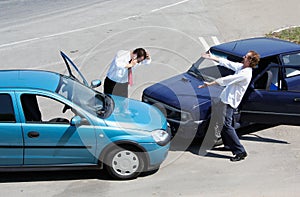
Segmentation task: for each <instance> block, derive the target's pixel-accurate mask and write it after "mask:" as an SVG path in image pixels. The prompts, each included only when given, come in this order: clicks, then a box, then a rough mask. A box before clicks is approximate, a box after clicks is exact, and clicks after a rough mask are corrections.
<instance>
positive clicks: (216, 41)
mask: <svg viewBox="0 0 300 197" xmlns="http://www.w3.org/2000/svg"><path fill="white" fill-rule="evenodd" d="M211 39H212V40H213V42H214V43H215V45H219V44H220V41H219V39H218V38H217V37H216V36H212V37H211Z"/></svg>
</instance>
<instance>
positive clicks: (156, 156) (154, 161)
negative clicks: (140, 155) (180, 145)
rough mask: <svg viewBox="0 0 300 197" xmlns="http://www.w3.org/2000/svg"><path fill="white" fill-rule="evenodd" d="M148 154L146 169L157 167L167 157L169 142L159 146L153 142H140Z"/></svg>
mask: <svg viewBox="0 0 300 197" xmlns="http://www.w3.org/2000/svg"><path fill="white" fill-rule="evenodd" d="M141 145H142V146H143V147H144V148H145V150H146V151H147V154H148V160H149V162H148V165H147V166H146V169H145V170H146V171H151V170H154V169H157V168H159V166H160V165H161V164H162V162H163V161H164V160H165V159H166V158H167V156H168V151H169V149H170V143H168V144H167V145H165V146H160V145H158V144H155V143H145V144H141Z"/></svg>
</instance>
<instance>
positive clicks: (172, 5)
mask: <svg viewBox="0 0 300 197" xmlns="http://www.w3.org/2000/svg"><path fill="white" fill-rule="evenodd" d="M188 1H190V0H184V1H180V2H177V3H173V4H170V5H166V6H163V7H160V8H157V9H154V10H151V12H157V11H161V10H164V9H166V8H170V7H174V6H177V5H180V4H183V3H186V2H188Z"/></svg>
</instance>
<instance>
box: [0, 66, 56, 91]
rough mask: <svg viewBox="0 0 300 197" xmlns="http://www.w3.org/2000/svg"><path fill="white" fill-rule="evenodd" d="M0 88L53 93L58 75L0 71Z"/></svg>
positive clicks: (44, 72)
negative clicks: (27, 89)
mask: <svg viewBox="0 0 300 197" xmlns="http://www.w3.org/2000/svg"><path fill="white" fill-rule="evenodd" d="M0 79H1V84H0V88H30V89H43V90H48V91H51V92H54V91H55V90H56V88H57V86H58V84H59V81H60V74H58V73H54V72H50V71H38V70H0Z"/></svg>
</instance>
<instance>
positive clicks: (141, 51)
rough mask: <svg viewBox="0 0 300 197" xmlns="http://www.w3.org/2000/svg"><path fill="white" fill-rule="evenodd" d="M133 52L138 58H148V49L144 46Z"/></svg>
mask: <svg viewBox="0 0 300 197" xmlns="http://www.w3.org/2000/svg"><path fill="white" fill-rule="evenodd" d="M133 54H136V56H137V58H141V57H143V58H144V59H146V56H147V54H146V50H145V49H143V48H137V49H135V50H134V51H133Z"/></svg>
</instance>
